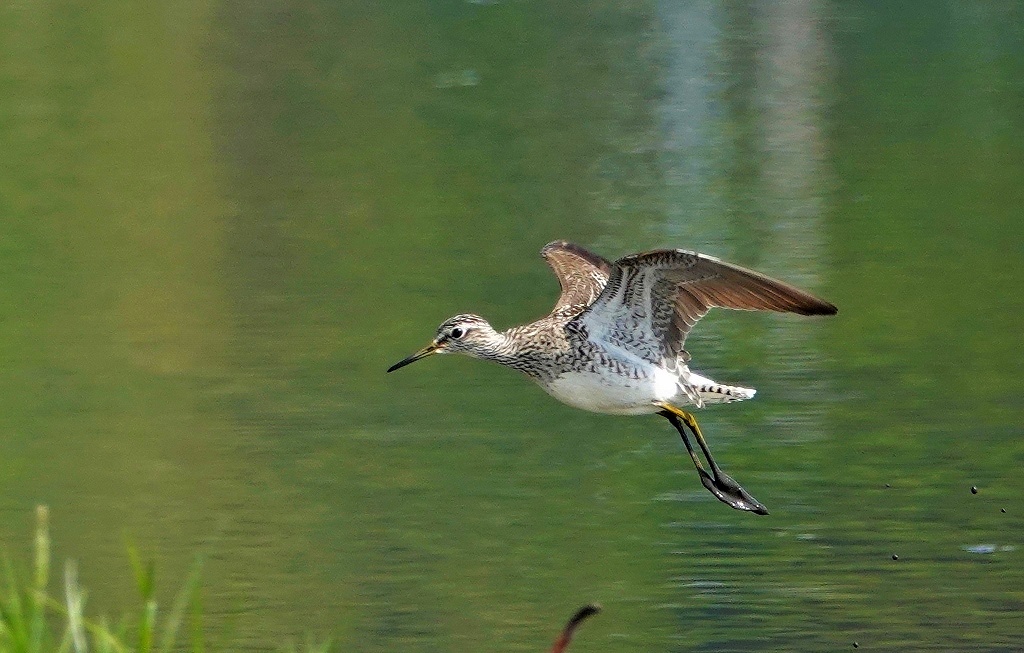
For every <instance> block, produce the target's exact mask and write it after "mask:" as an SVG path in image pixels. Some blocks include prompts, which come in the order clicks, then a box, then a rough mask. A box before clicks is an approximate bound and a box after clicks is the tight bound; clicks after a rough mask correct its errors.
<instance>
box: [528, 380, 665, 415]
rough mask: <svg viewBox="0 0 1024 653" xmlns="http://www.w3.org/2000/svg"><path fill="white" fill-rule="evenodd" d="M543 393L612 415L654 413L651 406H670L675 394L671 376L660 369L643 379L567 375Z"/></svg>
mask: <svg viewBox="0 0 1024 653" xmlns="http://www.w3.org/2000/svg"><path fill="white" fill-rule="evenodd" d="M544 389H545V390H547V391H548V393H549V394H550V395H551V396H552V397H554V398H555V399H558V400H559V401H561V402H562V403H564V404H568V405H570V406H573V407H575V408H581V409H583V410H589V411H591V412H594V413H610V414H613V415H643V414H647V413H656V412H658V411H659V410H661V409H660V408H658V407H657V406H655V405H654V402H656V401H668V402H671V401H672V400H673V399H674V398H675V397H676V396H677V395H678V394H679V385H678V383H677V379H676V377H675V375H673V374H671V373H669V372H666V371H664V370H660V369H657V370H654V373H653V374H652V375H651V376H650V377H649V378H647V379H630V378H626V377H621V376H613V375H608V376H604V375H600V374H593V373H590V372H568V373H566V374H563V375H561V376H560V377H558V378H557V379H556V380H555V381H554V382H553V383H551V384H550V385H547V386H545V388H544Z"/></svg>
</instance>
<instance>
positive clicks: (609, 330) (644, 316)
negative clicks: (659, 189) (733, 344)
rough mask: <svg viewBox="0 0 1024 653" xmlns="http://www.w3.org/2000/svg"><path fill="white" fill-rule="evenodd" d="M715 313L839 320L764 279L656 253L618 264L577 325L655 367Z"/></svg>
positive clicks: (817, 302) (707, 261) (682, 255)
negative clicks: (761, 313) (771, 313)
mask: <svg viewBox="0 0 1024 653" xmlns="http://www.w3.org/2000/svg"><path fill="white" fill-rule="evenodd" d="M715 306H720V307H722V308H733V309H739V310H750V311H780V312H788V313H799V314H801V315H834V314H835V313H836V312H837V309H836V307H835V306H833V305H832V304H830V303H829V302H826V301H824V300H822V299H819V298H817V297H815V296H814V295H811V294H810V293H807V292H805V291H803V290H800V289H799V288H796V287H795V286H791V285H789V284H787V283H785V282H782V281H778V280H776V279H772V278H771V277H768V276H766V275H763V274H761V273H760V272H755V271H753V270H748V269H746V268H742V267H740V266H738V265H733V264H731V263H726V262H725V261H721V260H719V259H717V258H714V257H712V256H705V255H704V254H699V253H697V252H689V251H685V250H657V251H653V252H644V253H642V254H633V255H630V256H625V257H623V258H621V259H619V260H617V261H615V263H614V265H613V268H612V272H611V275H610V279H609V281H608V283H607V285H606V286H605V289H604V291H603V292H602V294H601V296H600V297H598V299H597V300H596V301H595V302H594V303H593V304H592V306H591V307H590V309H589V310H587V311H586V313H584V314H583V315H581V316H579V318H577V320H578V321H580V323H581V324H582V325H583V326H585V327H586V328H587V329H588V330H589V331H590V332H591V333H595V332H598V333H600V337H601V338H603V339H605V340H606V341H608V342H612V343H613V344H616V345H618V346H621V347H624V348H626V349H629V350H631V351H633V352H634V353H636V354H637V355H639V356H642V357H643V358H645V359H647V360H652V361H654V362H657V359H659V358H661V359H664V358H670V359H671V358H674V357H677V356H679V355H680V354H681V352H682V350H683V344H684V343H685V341H686V336H687V335H688V334H689V332H690V329H691V328H693V325H694V324H696V323H697V321H698V320H700V318H702V317H704V315H706V314H707V312H708V311H709V310H710V309H711V308H713V307H715ZM670 307H671V308H670ZM616 325H618V326H616Z"/></svg>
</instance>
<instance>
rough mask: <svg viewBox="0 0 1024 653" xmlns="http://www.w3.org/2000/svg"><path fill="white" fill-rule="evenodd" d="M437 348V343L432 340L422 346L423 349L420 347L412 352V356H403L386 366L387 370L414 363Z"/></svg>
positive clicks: (391, 370)
mask: <svg viewBox="0 0 1024 653" xmlns="http://www.w3.org/2000/svg"><path fill="white" fill-rule="evenodd" d="M437 350H438V346H437V343H433V342H432V343H430V344H429V345H427V346H426V347H424V348H423V349H421V350H419V351H418V352H416V353H415V354H413V355H412V356H409V357H408V358H403V359H402V360H400V361H398V362H397V363H395V364H394V365H392V366H391V367H389V368H388V372H394V371H395V370H397V369H398V368H400V367H405V366H406V365H408V364H409V363H415V362H416V361H418V360H419V359H421V358H426V357H427V356H430V355H431V354H436V353H437Z"/></svg>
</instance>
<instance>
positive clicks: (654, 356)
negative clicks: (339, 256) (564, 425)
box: [388, 241, 836, 515]
mask: <svg viewBox="0 0 1024 653" xmlns="http://www.w3.org/2000/svg"><path fill="white" fill-rule="evenodd" d="M541 255H542V256H543V257H544V259H545V260H546V261H547V262H548V265H550V266H551V269H552V270H554V273H555V276H557V277H558V282H559V284H560V285H561V288H562V293H561V296H560V297H559V298H558V302H557V303H556V304H555V307H554V309H552V311H551V313H550V314H549V315H548V316H547V317H543V318H541V319H539V320H537V321H536V322H531V323H529V324H524V325H521V326H515V327H512V328H511V329H508V330H507V331H504V332H500V333H499V332H498V331H495V330H494V328H492V327H491V325H490V324H488V322H487V320H485V319H483V318H482V317H480V316H478V315H472V314H463V315H456V316H455V317H452V318H449V319H447V320H445V321H444V322H443V323H442V324H441V326H439V327H438V328H437V335H436V336H435V337H434V340H433V341H432V342H431V343H430V344H429V345H427V346H426V347H424V348H423V349H421V350H420V351H418V352H416V353H415V354H413V355H412V356H409V357H408V358H405V359H403V360H401V361H399V362H398V363H395V364H394V365H392V366H391V367H390V368H388V372H393V371H395V370H397V369H398V368H400V367H404V366H406V365H408V364H409V363H412V362H415V361H418V360H420V359H421V358H424V357H426V356H430V355H431V354H446V353H460V354H467V355H469V356H472V357H474V358H482V359H485V360H491V361H495V362H497V363H501V364H502V365H505V366H506V367H511V368H513V369H516V370H519V371H520V372H523V373H525V374H526V375H527V376H529V377H530V378H531V379H533V380H534V381H536V382H537V383H538V384H539V385H540V386H541V387H542V388H544V390H546V391H547V392H548V393H549V394H550V395H552V396H553V397H555V398H556V399H558V400H559V401H561V402H563V403H566V404H568V405H570V406H574V407H576V408H582V409H583V410H589V411H593V412H596V413H610V414H613V415H642V414H648V413H657V414H659V415H662V416H663V417H665V418H667V419H668V421H669V422H671V423H672V426H674V427H675V429H676V430H677V431H678V432H679V435H680V436H681V437H682V439H683V443H684V444H685V445H686V450H687V451H688V452H689V453H690V458H691V459H692V460H693V464H694V466H695V467H696V468H697V473H698V475H699V476H700V480H701V483H702V484H703V485H704V487H705V488H707V489H708V490H710V491H711V493H712V494H714V495H715V496H716V497H717V498H718V499H719V500H720V501H722V502H724V503H726V504H728V505H730V506H732V507H733V508H736V509H737V510H749V511H751V512H755V513H757V514H761V515H766V514H768V510H767V509H766V508H765V507H764V506H763V505H762V504H761V503H760V502H759V501H757V499H755V498H754V497H752V496H750V494H748V493H747V491H746V490H744V489H743V488H742V487H740V485H739V484H738V483H737V482H736V481H734V480H733V479H732V478H730V477H729V476H728V475H727V474H726V473H725V472H723V471H722V469H721V468H720V467H719V466H718V464H717V463H715V459H714V458H713V457H712V456H711V450H710V449H709V448H708V445H707V442H706V441H705V440H704V435H703V434H702V433H701V431H700V427H699V426H697V420H696V418H695V417H694V416H693V414H692V413H690V412H688V411H686V410H683V408H682V407H683V406H695V407H697V408H703V407H704V406H705V405H708V404H719V403H728V402H733V401H741V400H743V399H749V398H751V397H753V396H754V390H753V389H752V388H743V387H740V386H733V385H726V384H723V383H718V382H716V381H712V380H711V379H709V378H707V377H705V376H702V375H700V374H698V373H697V372H694V371H692V370H690V368H689V365H688V364H689V362H690V355H689V354H688V353H687V352H686V350H685V349H683V345H684V344H685V343H686V336H687V335H688V334H689V333H690V329H691V328H693V325H694V324H696V323H697V321H698V320H699V319H700V318H702V317H704V315H705V314H706V313H707V312H708V311H709V310H710V309H711V308H714V307H716V306H720V307H722V308H734V309H742V310H757V311H779V312H786V313H799V314H801V315H834V314H835V313H836V307H835V306H833V305H832V304H830V303H828V302H826V301H824V300H821V299H818V298H817V297H814V296H813V295H810V294H809V293H806V292H804V291H803V290H800V289H798V288H794V287H793V286H791V285H789V284H786V283H783V282H782V281H777V280H775V279H772V278H770V277H767V276H765V275H763V274H761V273H759V272H754V271H753V270H747V269H745V268H741V267H739V266H737V265H732V264H731V263H726V262H725V261H720V260H719V259H717V258H714V257H711V256H706V255H704V254H698V253H697V252H689V251H685V250H680V249H665V250H655V251H651V252H644V253H641V254H631V255H629V256H625V257H623V258H620V259H619V260H617V261H615V262H614V263H612V262H610V261H608V260H606V259H604V258H602V257H600V256H598V255H597V254H594V253H592V252H588V251H587V250H585V249H583V248H582V247H580V246H578V245H573V244H571V243H567V242H564V241H557V242H553V243H549V244H548V245H546V246H545V247H544V249H542V250H541ZM684 425H685V426H686V427H687V428H689V429H690V431H691V432H692V433H693V436H694V438H696V440H697V444H698V445H699V446H700V449H701V451H703V453H704V457H705V458H706V459H707V463H708V467H709V468H710V470H711V471H710V473H709V472H708V471H707V470H705V469H704V466H703V465H702V464H701V461H700V458H699V457H698V455H697V453H696V451H694V449H693V446H692V445H691V444H690V440H689V438H688V437H687V434H686V431H685V430H684V428H683V426H684Z"/></svg>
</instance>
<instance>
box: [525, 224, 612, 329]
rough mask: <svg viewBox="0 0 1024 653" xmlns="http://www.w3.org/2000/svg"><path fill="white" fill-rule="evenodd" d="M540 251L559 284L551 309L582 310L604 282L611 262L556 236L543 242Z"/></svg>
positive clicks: (590, 301)
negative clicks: (559, 292) (555, 299)
mask: <svg viewBox="0 0 1024 653" xmlns="http://www.w3.org/2000/svg"><path fill="white" fill-rule="evenodd" d="M540 254H541V256H543V257H544V260H546V261H547V262H548V265H550V266H551V269H552V270H553V271H554V273H555V276H556V277H558V283H559V285H561V286H562V294H561V296H560V297H559V298H558V302H557V303H556V304H555V308H554V309H552V311H551V312H552V313H556V312H558V311H561V310H563V309H565V308H566V307H572V308H575V309H577V311H576V312H577V313H578V312H580V311H582V310H583V309H585V308H586V307H587V306H590V305H591V304H592V303H593V302H594V300H595V299H597V298H598V296H599V295H600V294H601V291H602V290H604V287H605V284H607V283H608V275H609V273H610V272H611V270H612V264H611V263H610V262H608V261H607V260H606V259H604V258H602V257H601V256H598V255H597V254H594V253H593V252H588V251H587V250H585V249H583V248H582V247H580V246H579V245H573V244H572V243H567V242H565V241H564V240H557V241H555V242H553V243H548V244H547V245H545V246H544V249H542V250H540Z"/></svg>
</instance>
